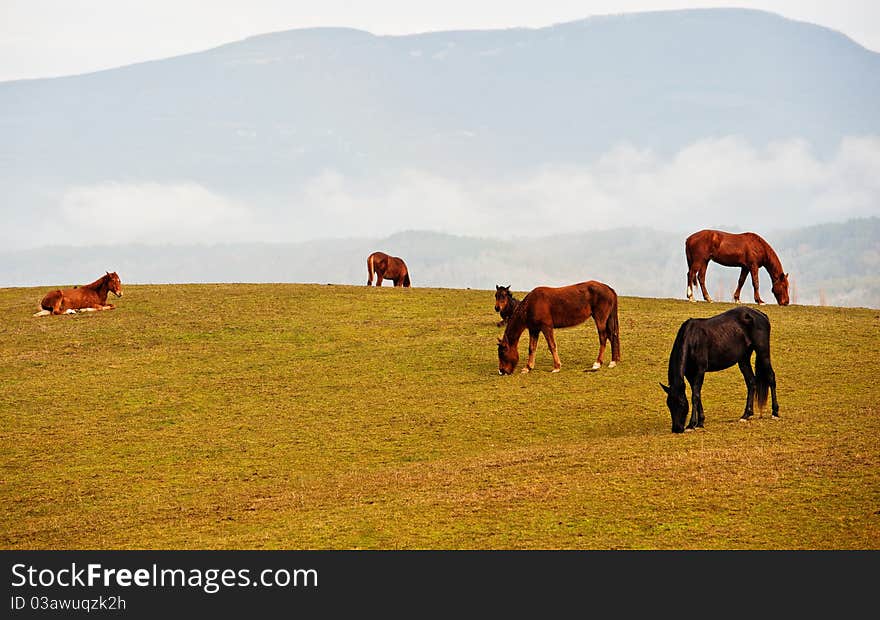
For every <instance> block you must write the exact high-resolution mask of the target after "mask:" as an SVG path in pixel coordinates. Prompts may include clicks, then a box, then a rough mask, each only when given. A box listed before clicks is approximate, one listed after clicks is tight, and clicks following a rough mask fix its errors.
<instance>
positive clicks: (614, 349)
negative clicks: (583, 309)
mask: <svg viewBox="0 0 880 620" xmlns="http://www.w3.org/2000/svg"><path fill="white" fill-rule="evenodd" d="M611 294H612V295H613V302H612V306H611V314H609V315H608V322H607V323H606V324H605V329H606V331H607V332H608V335H609V336H611V361H612V362H619V361H620V321H619V320H618V318H617V293H616V292H615V291H614V289H611Z"/></svg>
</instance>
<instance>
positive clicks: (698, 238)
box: [684, 230, 789, 306]
mask: <svg viewBox="0 0 880 620" xmlns="http://www.w3.org/2000/svg"><path fill="white" fill-rule="evenodd" d="M684 253H685V256H686V257H687V263H688V273H687V298H688V299H689V300H690V301H694V287H696V286H697V281H699V283H700V289H702V291H703V299H705V300H706V301H709V302H711V301H712V298H711V297H710V296H709V292H708V291H707V290H706V268H707V267H708V265H709V261H710V260H712V261H715V262H716V263H718V264H719V265H724V266H725V267H739V268H740V273H739V284H737V286H736V291H734V293H733V301H735V302H736V303H739V292H740V291H741V290H742V287H743V284H744V283H745V281H746V276H748V275H749V274H751V276H752V286H754V288H755V302H757V303H759V304H763V303H764V302H763V301H762V300H761V295H760V294H759V293H758V270H759V269H760V268H761V267H763V268H764V269H766V270H767V273H769V274H770V278H771V279H772V280H773V295H774V297H776V302H777V303H778V304H779V305H780V306H787V305H788V302H789V299H788V274H787V273H785V272H784V271H783V270H782V263H781V262H780V261H779V257H778V256H777V255H776V252H774V251H773V248H771V247H770V244H769V243H767V242H766V241H764V239H762V238H761V237H760V236H758V235H756V234H755V233H752V232H745V233H740V234H735V233H728V232H724V231H721V230H701V231H700V232H695V233H694V234H692V235H691V236H690V237H688V238H687V240H686V241H685V243H684Z"/></svg>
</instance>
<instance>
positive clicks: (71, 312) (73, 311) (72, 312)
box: [64, 308, 76, 314]
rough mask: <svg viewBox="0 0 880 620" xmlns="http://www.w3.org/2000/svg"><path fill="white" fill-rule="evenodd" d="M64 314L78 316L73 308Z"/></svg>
mask: <svg viewBox="0 0 880 620" xmlns="http://www.w3.org/2000/svg"><path fill="white" fill-rule="evenodd" d="M64 314H76V310H74V309H73V308H68V309H67V310H65V311H64Z"/></svg>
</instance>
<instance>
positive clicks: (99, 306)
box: [34, 271, 122, 316]
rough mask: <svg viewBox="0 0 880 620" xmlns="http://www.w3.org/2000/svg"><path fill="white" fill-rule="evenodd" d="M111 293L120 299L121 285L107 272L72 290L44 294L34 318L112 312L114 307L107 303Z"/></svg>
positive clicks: (116, 277)
mask: <svg viewBox="0 0 880 620" xmlns="http://www.w3.org/2000/svg"><path fill="white" fill-rule="evenodd" d="M108 292H112V293H113V294H114V295H116V296H117V297H122V283H121V282H120V281H119V276H118V275H116V272H115V271H114V272H113V273H110V272H109V271H108V272H107V273H106V274H105V275H103V276H101V277H100V278H98V279H97V280H95V281H94V282H92V283H91V284H84V285H83V286H77V287H74V288H66V289H57V290H54V291H52V292H51V293H46V296H45V297H43V300H42V301H41V302H40V308H41V309H40V311H39V312H37V313H35V314H34V316H47V315H49V314H75V313H76V312H77V311H79V312H94V311H96V310H112V309H113V308H115V307H116V306H114V305H113V304H108V303H107V293H108Z"/></svg>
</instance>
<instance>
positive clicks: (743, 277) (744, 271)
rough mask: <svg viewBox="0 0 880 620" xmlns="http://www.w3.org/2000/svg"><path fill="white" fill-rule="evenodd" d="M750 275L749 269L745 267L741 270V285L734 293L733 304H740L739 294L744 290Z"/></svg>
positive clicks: (738, 285)
mask: <svg viewBox="0 0 880 620" xmlns="http://www.w3.org/2000/svg"><path fill="white" fill-rule="evenodd" d="M748 275H749V268H748V267H743V268H741V269H740V270H739V283H738V284H737V285H736V290H735V291H734V292H733V303H736V304H738V303H739V292H740V291H741V290H742V287H743V284H745V283H746V277H748Z"/></svg>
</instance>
